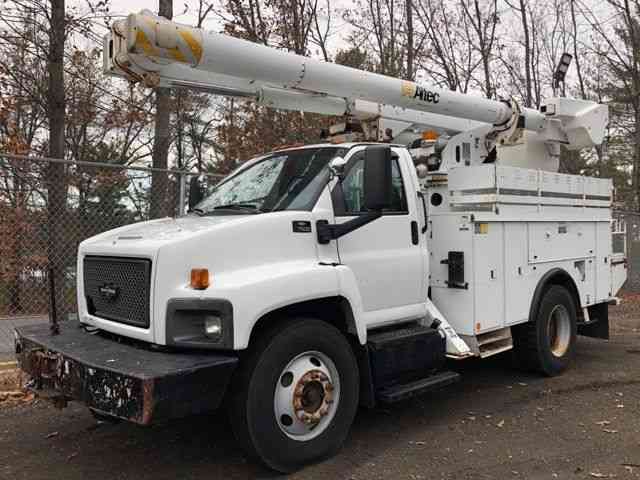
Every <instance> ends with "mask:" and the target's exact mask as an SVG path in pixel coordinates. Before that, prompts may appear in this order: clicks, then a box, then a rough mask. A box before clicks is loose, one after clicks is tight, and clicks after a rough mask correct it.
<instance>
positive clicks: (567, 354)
mask: <svg viewBox="0 0 640 480" xmlns="http://www.w3.org/2000/svg"><path fill="white" fill-rule="evenodd" d="M512 333H513V351H514V354H515V357H516V360H517V363H518V364H519V366H520V367H522V368H523V369H525V370H530V371H538V372H541V373H543V374H545V375H548V376H555V375H559V374H560V373H562V372H563V371H564V370H566V368H567V367H568V366H569V363H570V361H571V359H572V357H573V354H574V350H575V344H576V334H577V326H576V307H575V304H574V301H573V298H572V296H571V294H570V293H569V292H568V291H567V289H566V288H564V287H562V286H560V285H552V286H550V287H549V288H548V289H547V291H546V292H545V293H544V294H543V295H542V298H541V299H540V303H539V304H538V308H537V315H536V318H535V319H532V320H531V321H529V322H527V323H524V324H521V325H517V326H515V327H513V329H512Z"/></svg>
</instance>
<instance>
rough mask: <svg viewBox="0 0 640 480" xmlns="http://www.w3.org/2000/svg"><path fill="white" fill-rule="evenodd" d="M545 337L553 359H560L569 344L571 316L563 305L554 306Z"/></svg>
mask: <svg viewBox="0 0 640 480" xmlns="http://www.w3.org/2000/svg"><path fill="white" fill-rule="evenodd" d="M547 335H548V338H549V348H550V350H551V353H552V354H553V355H554V356H555V357H562V356H563V355H564V354H565V353H567V350H569V345H570V344H571V316H570V315H569V312H568V311H567V309H566V307H565V306H564V305H556V306H555V307H553V310H551V313H550V314H549V324H548V331H547Z"/></svg>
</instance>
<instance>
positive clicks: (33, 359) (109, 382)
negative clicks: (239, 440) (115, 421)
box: [16, 322, 238, 425]
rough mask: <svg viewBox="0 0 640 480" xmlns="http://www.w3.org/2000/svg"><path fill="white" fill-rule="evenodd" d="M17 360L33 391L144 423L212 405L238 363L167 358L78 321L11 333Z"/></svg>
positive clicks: (194, 356) (212, 356) (197, 356)
mask: <svg viewBox="0 0 640 480" xmlns="http://www.w3.org/2000/svg"><path fill="white" fill-rule="evenodd" d="M16 357H17V360H18V364H19V365H20V368H22V369H23V370H24V371H25V372H27V373H28V374H29V375H30V376H31V378H32V383H31V384H32V386H33V389H34V390H35V391H36V393H40V394H42V395H44V396H49V397H52V398H54V399H55V400H56V401H57V402H56V403H62V404H65V403H66V401H67V400H78V401H81V402H83V403H84V404H86V405H87V406H88V407H90V408H92V409H94V410H96V411H98V412H99V413H103V414H106V415H111V416H114V417H117V418H122V419H125V420H129V421H131V422H134V423H138V424H141V425H148V424H150V423H152V422H154V421H158V420H165V419H169V418H176V417H183V416H187V415H191V414H195V413H201V412H205V411H210V410H213V409H215V408H217V407H218V406H219V405H220V403H221V402H222V399H223V397H224V394H225V392H226V390H227V386H228V384H229V382H230V380H231V375H232V374H233V371H234V370H235V368H236V365H237V363H238V358H237V357H236V356H234V355H231V354H224V355H222V354H218V353H202V352H197V353H191V352H188V353H184V352H182V353H172V352H159V351H153V350H149V349H148V348H146V347H145V346H141V345H139V344H132V343H121V342H120V341H118V339H117V337H110V336H103V335H102V334H90V333H87V332H86V331H85V330H84V329H83V328H81V327H80V325H79V324H78V323H76V322H73V323H71V322H69V323H63V324H62V325H61V328H60V334H59V335H51V334H50V332H49V326H48V325H32V326H27V327H21V328H19V329H16Z"/></svg>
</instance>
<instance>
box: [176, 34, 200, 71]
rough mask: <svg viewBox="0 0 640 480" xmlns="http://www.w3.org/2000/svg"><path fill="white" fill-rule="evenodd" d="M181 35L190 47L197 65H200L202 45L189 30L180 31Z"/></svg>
mask: <svg viewBox="0 0 640 480" xmlns="http://www.w3.org/2000/svg"><path fill="white" fill-rule="evenodd" d="M179 33H180V36H181V37H182V39H183V40H184V41H185V42H186V44H187V45H189V48H190V49H191V53H192V54H193V57H194V58H195V60H196V63H200V59H201V58H202V45H201V44H200V42H199V41H198V40H196V39H195V37H194V36H193V35H191V32H189V31H188V30H179Z"/></svg>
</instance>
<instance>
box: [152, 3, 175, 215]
mask: <svg viewBox="0 0 640 480" xmlns="http://www.w3.org/2000/svg"><path fill="white" fill-rule="evenodd" d="M158 15H160V16H162V17H165V18H168V19H169V20H171V18H172V17H173V0H158ZM170 117H171V90H170V89H168V88H164V87H159V88H156V115H155V127H154V135H153V167H154V168H161V169H166V168H167V161H168V158H169V147H170V144H171V131H170V128H169V122H170ZM167 186H168V178H167V174H166V173H165V172H155V171H154V172H153V175H152V177H151V206H150V209H149V216H150V217H151V218H158V217H164V216H167V215H171V214H172V208H171V207H172V205H170V204H169V203H168V202H167V201H166V197H167Z"/></svg>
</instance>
